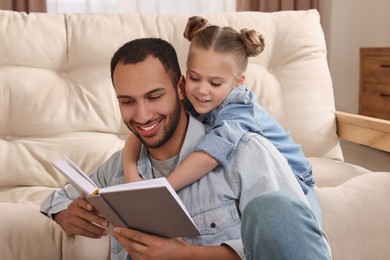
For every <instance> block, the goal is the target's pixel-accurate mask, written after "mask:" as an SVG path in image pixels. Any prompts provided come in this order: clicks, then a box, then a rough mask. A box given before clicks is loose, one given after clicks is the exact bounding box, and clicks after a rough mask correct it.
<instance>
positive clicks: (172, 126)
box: [126, 97, 180, 149]
mask: <svg viewBox="0 0 390 260" xmlns="http://www.w3.org/2000/svg"><path fill="white" fill-rule="evenodd" d="M179 120H180V101H179V98H178V97H177V98H176V102H175V107H174V108H173V111H172V113H170V114H169V116H168V122H169V125H168V128H167V129H166V130H165V129H163V130H164V135H163V136H162V137H161V138H160V139H159V140H157V141H156V142H154V143H148V142H146V141H145V140H144V139H143V138H142V136H141V135H140V134H139V133H138V132H136V131H132V130H131V128H130V127H129V125H127V124H126V125H127V128H129V129H130V131H132V132H133V133H134V134H135V135H136V136H137V137H138V139H139V140H140V141H141V142H142V144H143V145H145V146H146V147H147V148H152V149H153V148H159V147H161V146H162V145H164V144H165V143H166V142H167V141H168V140H169V139H171V137H172V135H173V133H174V132H175V130H176V128H177V126H178V124H179Z"/></svg>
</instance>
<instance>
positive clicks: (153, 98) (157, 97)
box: [149, 95, 162, 100]
mask: <svg viewBox="0 0 390 260" xmlns="http://www.w3.org/2000/svg"><path fill="white" fill-rule="evenodd" d="M161 96H162V95H157V96H150V97H149V99H150V100H157V99H159V98H161Z"/></svg>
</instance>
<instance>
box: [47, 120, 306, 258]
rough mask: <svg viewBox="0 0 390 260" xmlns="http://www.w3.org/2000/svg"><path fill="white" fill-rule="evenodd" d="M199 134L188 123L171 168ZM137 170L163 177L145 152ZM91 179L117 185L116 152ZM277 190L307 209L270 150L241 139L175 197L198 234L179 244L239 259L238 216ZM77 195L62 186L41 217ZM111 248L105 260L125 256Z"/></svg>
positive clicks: (251, 137)
mask: <svg viewBox="0 0 390 260" xmlns="http://www.w3.org/2000/svg"><path fill="white" fill-rule="evenodd" d="M205 134H206V128H205V126H204V125H203V124H202V123H200V122H199V121H197V120H196V119H194V118H192V117H190V121H189V125H188V130H187V134H186V137H185V140H184V143H183V146H182V150H181V152H180V154H179V160H178V163H177V165H178V164H179V163H180V162H181V161H183V160H184V159H185V158H186V157H187V156H188V155H189V154H190V153H191V152H192V151H193V149H194V147H195V146H196V144H197V143H198V142H199V141H200V140H201V139H202V138H203V137H204V136H205ZM259 158H260V159H259ZM177 165H176V166H177ZM138 170H139V172H140V174H141V175H142V177H143V178H144V179H151V178H157V177H164V176H163V175H161V173H160V172H159V171H158V169H156V168H155V167H152V164H151V160H150V158H149V154H148V152H147V150H146V149H145V147H142V149H141V154H140V158H139V161H138ZM91 178H92V180H93V181H94V182H95V183H96V184H97V185H98V186H99V187H106V186H112V185H116V184H120V183H122V182H123V161H122V151H118V152H116V153H115V154H114V155H113V156H112V157H111V158H110V159H109V160H108V161H106V162H105V163H104V164H103V165H102V166H100V167H99V168H98V170H97V171H96V172H95V173H93V174H92V175H91ZM279 190H282V191H285V192H288V193H290V194H291V195H292V196H294V197H296V198H298V199H299V200H301V201H303V203H306V204H308V202H307V199H306V196H305V195H304V193H303V192H302V189H301V188H300V187H299V184H298V182H297V180H296V178H295V177H294V174H293V172H292V170H291V168H290V167H289V165H288V163H287V160H285V159H284V157H283V156H282V155H281V154H280V153H279V152H278V150H277V149H276V148H275V146H274V145H272V144H271V143H270V142H269V141H268V140H267V139H265V138H264V137H262V136H260V135H257V134H254V133H247V134H245V135H244V136H242V138H241V140H240V141H239V142H238V144H237V147H236V152H235V153H234V154H233V155H232V157H231V158H230V163H229V164H227V165H226V166H223V167H222V166H218V167H216V168H215V169H214V170H213V171H212V172H211V174H208V175H206V176H204V177H203V178H201V179H200V180H198V181H196V182H194V183H193V184H191V185H189V186H187V187H185V188H184V189H182V190H180V191H179V192H178V195H179V197H180V198H181V200H182V201H183V203H184V205H185V206H186V208H187V209H188V212H189V213H190V215H191V216H192V217H193V219H194V222H195V224H196V226H197V227H198V228H199V230H200V232H201V236H198V237H192V238H183V239H185V240H186V241H188V242H189V243H192V244H195V245H209V246H217V245H221V244H225V245H228V246H230V247H231V248H232V249H233V250H235V251H236V252H237V254H238V255H240V256H241V257H242V258H243V259H245V254H244V247H243V244H242V241H241V220H240V216H241V213H242V211H243V210H244V208H245V206H246V205H247V203H248V202H250V201H251V200H252V199H253V198H255V197H257V196H259V195H260V194H262V193H264V192H272V191H279ZM77 195H78V194H77V192H76V191H75V189H74V188H73V187H72V186H71V185H67V186H66V187H64V188H63V189H61V190H58V191H55V192H54V193H52V194H51V195H50V196H49V197H48V198H47V199H46V200H45V201H44V203H43V204H42V207H41V211H42V212H44V213H46V214H48V215H50V214H52V213H57V212H59V211H61V210H64V209H65V208H66V207H67V206H68V204H69V203H70V202H71V199H74V198H76V197H77ZM156 217H158V216H156ZM111 248H112V250H111V259H113V260H114V259H123V257H125V253H126V252H125V250H124V249H123V247H122V246H121V245H120V244H119V243H118V242H117V241H115V240H114V239H113V238H112V237H111ZM127 257H128V256H127Z"/></svg>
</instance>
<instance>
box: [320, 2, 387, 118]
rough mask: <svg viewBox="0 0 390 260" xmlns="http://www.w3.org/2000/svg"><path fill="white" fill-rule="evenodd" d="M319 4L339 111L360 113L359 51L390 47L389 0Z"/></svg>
mask: <svg viewBox="0 0 390 260" xmlns="http://www.w3.org/2000/svg"><path fill="white" fill-rule="evenodd" d="M320 4H321V6H320V10H321V19H322V20H321V23H322V25H323V28H324V32H325V38H326V42H327V47H328V60H329V68H330V72H331V75H332V79H333V88H334V94H335V100H336V108H337V109H338V110H340V111H345V112H350V113H358V110H359V62H360V59H359V49H360V47H390V29H389V24H390V1H389V0H370V1H367V0H341V1H340V0H322V1H321V2H320Z"/></svg>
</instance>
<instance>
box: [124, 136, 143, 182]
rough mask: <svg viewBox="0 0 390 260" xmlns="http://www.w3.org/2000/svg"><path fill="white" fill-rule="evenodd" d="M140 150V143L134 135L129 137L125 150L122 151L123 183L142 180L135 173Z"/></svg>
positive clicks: (136, 172)
mask: <svg viewBox="0 0 390 260" xmlns="http://www.w3.org/2000/svg"><path fill="white" fill-rule="evenodd" d="M140 150H141V141H140V140H139V139H138V138H137V137H136V136H135V135H130V136H129V137H128V138H127V139H126V143H125V148H124V149H123V169H124V178H125V183H126V182H135V181H141V180H142V178H141V177H140V176H139V174H138V171H137V161H138V157H139V153H140Z"/></svg>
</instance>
